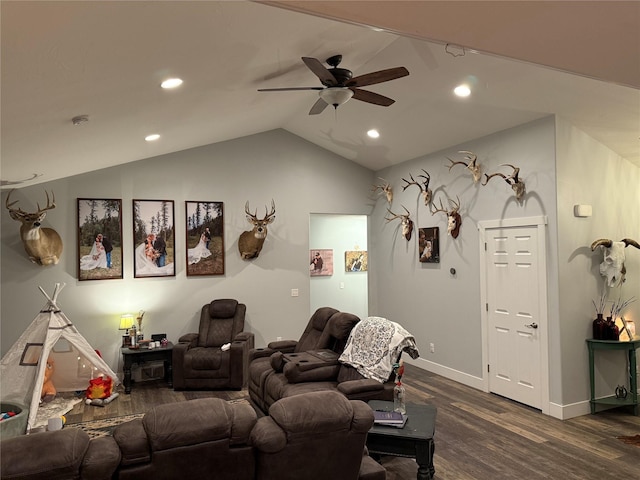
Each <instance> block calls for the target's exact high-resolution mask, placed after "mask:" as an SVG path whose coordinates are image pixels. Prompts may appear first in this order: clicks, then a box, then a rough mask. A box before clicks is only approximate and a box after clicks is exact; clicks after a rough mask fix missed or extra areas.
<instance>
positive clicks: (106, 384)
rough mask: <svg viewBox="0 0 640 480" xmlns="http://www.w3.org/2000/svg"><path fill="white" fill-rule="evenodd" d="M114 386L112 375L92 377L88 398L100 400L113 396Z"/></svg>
mask: <svg viewBox="0 0 640 480" xmlns="http://www.w3.org/2000/svg"><path fill="white" fill-rule="evenodd" d="M112 387H113V380H112V379H111V377H107V378H103V377H98V378H92V379H91V380H89V388H87V399H89V400H98V399H105V398H109V397H110V396H111V388H112Z"/></svg>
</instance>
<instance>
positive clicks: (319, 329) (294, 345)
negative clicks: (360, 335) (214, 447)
mask: <svg viewBox="0 0 640 480" xmlns="http://www.w3.org/2000/svg"><path fill="white" fill-rule="evenodd" d="M334 317H335V320H334V321H333V324H334V328H333V330H332V331H330V330H331V329H327V328H326V327H327V325H328V323H329V320H330V319H333V318H334ZM358 321H360V319H359V318H358V317H356V316H355V315H352V314H349V313H344V312H340V311H338V310H336V309H335V308H331V307H321V308H319V309H317V310H316V311H315V312H314V314H313V315H312V316H311V318H310V319H309V322H308V324H307V326H306V328H305V330H304V332H303V333H302V335H301V336H300V340H297V341H296V340H281V341H277V342H271V343H269V345H268V346H267V347H266V348H256V349H253V350H251V352H250V353H249V387H248V389H249V397H250V399H251V402H252V403H253V405H254V406H255V407H257V408H258V409H259V410H261V411H262V412H263V413H266V412H267V411H268V410H269V407H270V406H271V404H272V403H273V402H274V401H275V400H278V398H270V397H271V396H270V395H267V394H266V392H265V384H266V382H267V378H268V377H269V376H270V375H271V374H273V373H274V368H273V366H272V361H274V362H275V361H276V358H275V357H279V356H281V355H282V354H283V353H301V352H307V351H309V350H321V349H329V350H332V351H334V352H336V353H341V352H342V351H343V350H344V347H345V344H346V340H347V338H348V336H349V332H350V331H351V329H352V328H353V326H354V325H355V324H356V323H357V322H358ZM338 324H340V325H342V327H343V329H344V330H345V331H340V332H339V333H338V328H337V325H338ZM332 333H333V334H332ZM336 334H337V335H336ZM272 357H274V358H272Z"/></svg>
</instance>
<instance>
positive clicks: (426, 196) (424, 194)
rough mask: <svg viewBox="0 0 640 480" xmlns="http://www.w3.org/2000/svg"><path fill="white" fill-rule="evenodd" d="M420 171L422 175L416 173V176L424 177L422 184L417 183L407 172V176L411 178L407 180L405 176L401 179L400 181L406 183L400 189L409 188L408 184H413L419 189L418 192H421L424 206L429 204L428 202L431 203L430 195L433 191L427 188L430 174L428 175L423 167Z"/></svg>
mask: <svg viewBox="0 0 640 480" xmlns="http://www.w3.org/2000/svg"><path fill="white" fill-rule="evenodd" d="M422 171H423V172H424V175H418V178H420V177H422V178H424V180H422V184H420V183H418V182H417V181H416V180H415V179H414V178H413V175H411V174H409V178H410V179H411V181H409V180H407V179H406V178H403V179H402V181H403V182H405V183H406V185H404V186H403V187H402V191H403V192H404V191H405V190H406V189H407V188H409V186H410V185H415V186H416V187H418V188H419V189H420V192H421V193H422V199H423V200H424V204H425V206H429V204H430V203H431V197H432V195H433V192H432V191H431V189H430V188H429V182H430V181H431V175H429V173H428V172H427V171H426V170H425V169H424V168H423V169H422Z"/></svg>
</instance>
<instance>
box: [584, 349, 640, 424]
mask: <svg viewBox="0 0 640 480" xmlns="http://www.w3.org/2000/svg"><path fill="white" fill-rule="evenodd" d="M587 346H588V347H589V380H590V382H591V400H590V401H589V403H590V404H591V413H596V405H610V406H614V407H623V406H632V407H633V413H634V415H638V372H637V366H638V364H637V359H636V349H638V348H640V340H633V341H631V342H619V341H616V340H587ZM596 350H624V351H626V352H627V355H628V360H627V361H628V362H629V363H628V367H629V392H628V394H627V397H626V398H617V397H616V396H615V395H610V396H608V397H604V398H598V399H596V385H595V372H594V360H595V358H594V357H595V351H596Z"/></svg>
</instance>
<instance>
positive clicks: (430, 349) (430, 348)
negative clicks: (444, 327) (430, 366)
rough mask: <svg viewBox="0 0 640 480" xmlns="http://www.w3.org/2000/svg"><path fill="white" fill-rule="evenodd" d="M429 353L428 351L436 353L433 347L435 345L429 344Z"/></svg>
mask: <svg viewBox="0 0 640 480" xmlns="http://www.w3.org/2000/svg"><path fill="white" fill-rule="evenodd" d="M429 351H430V352H431V353H436V346H435V344H433V343H430V344H429Z"/></svg>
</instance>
